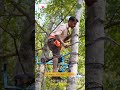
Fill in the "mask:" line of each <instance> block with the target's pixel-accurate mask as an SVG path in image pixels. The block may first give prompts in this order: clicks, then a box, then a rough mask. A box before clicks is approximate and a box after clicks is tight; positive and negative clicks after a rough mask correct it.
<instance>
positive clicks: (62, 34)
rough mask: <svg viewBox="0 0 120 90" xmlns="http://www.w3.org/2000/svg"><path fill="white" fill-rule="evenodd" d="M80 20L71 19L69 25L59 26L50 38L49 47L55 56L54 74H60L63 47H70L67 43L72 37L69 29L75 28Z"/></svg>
mask: <svg viewBox="0 0 120 90" xmlns="http://www.w3.org/2000/svg"><path fill="white" fill-rule="evenodd" d="M77 22H78V20H77V19H76V18H75V17H70V18H69V20H68V23H66V24H61V25H59V26H58V27H57V28H56V29H55V30H54V31H53V32H52V33H51V34H50V36H49V38H48V47H49V48H50V50H51V51H52V54H53V72H58V70H57V64H58V58H59V57H60V50H61V47H62V46H63V47H65V48H67V47H68V46H69V45H68V44H66V43H65V41H66V40H68V39H69V38H70V37H71V35H68V30H69V28H72V29H73V28H74V27H75V26H76V24H77Z"/></svg>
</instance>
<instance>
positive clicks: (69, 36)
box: [64, 34, 72, 42]
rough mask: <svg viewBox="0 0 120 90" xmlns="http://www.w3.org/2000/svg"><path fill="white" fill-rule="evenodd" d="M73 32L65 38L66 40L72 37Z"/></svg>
mask: <svg viewBox="0 0 120 90" xmlns="http://www.w3.org/2000/svg"><path fill="white" fill-rule="evenodd" d="M71 36H72V35H71V34H70V35H68V36H67V37H66V38H65V39H64V42H66V41H67V40H68V39H70V38H71Z"/></svg>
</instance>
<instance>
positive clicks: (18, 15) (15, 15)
mask: <svg viewBox="0 0 120 90" xmlns="http://www.w3.org/2000/svg"><path fill="white" fill-rule="evenodd" d="M0 17H24V15H20V14H10V15H0Z"/></svg>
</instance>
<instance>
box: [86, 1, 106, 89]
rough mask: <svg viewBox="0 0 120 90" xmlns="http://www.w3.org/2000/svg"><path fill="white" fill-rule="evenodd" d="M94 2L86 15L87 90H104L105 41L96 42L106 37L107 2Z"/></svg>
mask: <svg viewBox="0 0 120 90" xmlns="http://www.w3.org/2000/svg"><path fill="white" fill-rule="evenodd" d="M89 1H90V0H86V3H87V5H88V4H89ZM92 1H93V0H92ZM94 1H96V2H94V3H92V4H90V5H88V7H87V13H86V15H87V19H86V32H85V35H86V38H85V40H86V44H87V45H86V56H85V65H86V66H85V74H86V76H85V82H86V83H85V88H86V89H85V90H103V83H102V82H103V65H104V41H103V40H99V41H95V40H96V39H98V38H99V37H103V36H104V16H105V0H94ZM94 41H95V43H92V42H94ZM90 43H91V44H90Z"/></svg>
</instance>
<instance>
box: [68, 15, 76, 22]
mask: <svg viewBox="0 0 120 90" xmlns="http://www.w3.org/2000/svg"><path fill="white" fill-rule="evenodd" d="M69 21H73V22H74V21H76V22H78V20H77V19H76V18H75V17H73V16H71V17H70V18H69V20H68V22H69Z"/></svg>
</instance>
